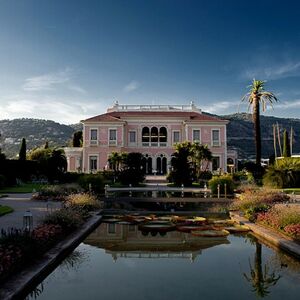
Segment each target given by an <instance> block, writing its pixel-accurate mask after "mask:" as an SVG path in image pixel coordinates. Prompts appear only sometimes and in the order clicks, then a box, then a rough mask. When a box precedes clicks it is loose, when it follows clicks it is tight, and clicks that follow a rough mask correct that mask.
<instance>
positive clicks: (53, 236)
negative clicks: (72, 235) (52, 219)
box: [31, 224, 63, 250]
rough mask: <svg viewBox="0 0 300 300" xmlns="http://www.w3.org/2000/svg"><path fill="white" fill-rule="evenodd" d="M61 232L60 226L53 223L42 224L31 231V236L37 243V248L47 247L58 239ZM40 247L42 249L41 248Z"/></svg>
mask: <svg viewBox="0 0 300 300" xmlns="http://www.w3.org/2000/svg"><path fill="white" fill-rule="evenodd" d="M62 234H63V230H62V227H61V226H60V225H54V224H43V225H40V226H38V227H36V228H35V229H34V230H33V231H32V234H31V236H32V238H33V239H34V240H35V241H36V243H37V244H38V245H39V250H42V249H47V248H49V247H50V246H51V245H52V244H54V243H55V242H57V241H58V240H60V238H61V236H62ZM41 248H42V249H41Z"/></svg>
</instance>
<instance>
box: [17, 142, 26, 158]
mask: <svg viewBox="0 0 300 300" xmlns="http://www.w3.org/2000/svg"><path fill="white" fill-rule="evenodd" d="M19 160H26V140H25V138H22V143H21V148H20V152H19Z"/></svg>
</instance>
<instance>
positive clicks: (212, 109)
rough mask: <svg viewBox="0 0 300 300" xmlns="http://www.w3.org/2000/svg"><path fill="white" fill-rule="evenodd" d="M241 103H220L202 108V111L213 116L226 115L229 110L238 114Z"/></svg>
mask: <svg viewBox="0 0 300 300" xmlns="http://www.w3.org/2000/svg"><path fill="white" fill-rule="evenodd" d="M239 103H240V102H239V101H220V102H215V103H212V104H210V105H207V106H202V107H201V109H202V110H203V111H206V112H209V113H211V114H225V113H227V112H228V111H229V110H230V111H232V109H234V110H236V112H237V111H238V105H239Z"/></svg>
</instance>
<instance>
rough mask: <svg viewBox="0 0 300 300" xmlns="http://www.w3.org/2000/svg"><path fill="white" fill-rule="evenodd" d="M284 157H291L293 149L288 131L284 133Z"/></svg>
mask: <svg viewBox="0 0 300 300" xmlns="http://www.w3.org/2000/svg"><path fill="white" fill-rule="evenodd" d="M282 155H283V157H291V148H290V141H289V135H288V132H287V131H286V129H284V131H283V153H282Z"/></svg>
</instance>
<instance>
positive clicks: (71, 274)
mask: <svg viewBox="0 0 300 300" xmlns="http://www.w3.org/2000/svg"><path fill="white" fill-rule="evenodd" d="M299 295H300V261H298V260H295V259H293V258H292V257H290V256H288V255H286V254H284V253H282V252H279V251H274V250H273V249H271V248H268V247H266V246H265V245H263V244H261V243H259V242H258V241H257V240H256V239H255V238H254V237H253V236H252V235H250V234H246V235H245V234H244V235H232V234H231V235H229V236H227V237H213V238H212V237H199V236H193V235H192V234H190V233H185V232H179V231H169V232H156V233H155V232H147V233H145V232H142V231H140V230H139V229H138V226H136V225H127V224H125V225H122V224H111V223H102V224H101V225H100V226H99V227H98V228H97V229H96V230H95V231H94V232H93V233H92V234H91V235H90V236H89V237H88V238H87V239H86V240H85V241H84V242H83V243H82V244H81V245H80V246H78V247H77V249H76V250H75V251H74V252H73V253H72V254H71V255H70V256H69V257H68V258H67V259H65V261H64V262H63V263H62V264H61V265H60V266H59V267H58V268H57V269H56V270H55V271H53V272H52V273H51V274H50V275H49V276H48V277H47V278H46V279H45V280H44V281H43V282H42V283H41V284H40V285H39V286H38V287H37V288H36V289H35V290H34V291H32V292H31V294H30V295H29V296H28V297H27V299H47V300H53V299H66V300H69V299H70V300H71V299H72V300H77V299H78V300H79V299H81V300H82V299H91V300H93V299H114V300H115V299H124V300H127V299H128V300H129V299H130V300H133V299H139V300H141V299H149V300H150V299H151V300H152V299H164V300H165V299H184V300H186V299H210V300H213V299H242V300H244V299H258V298H264V297H266V298H267V299H281V300H282V299H284V300H288V299H299Z"/></svg>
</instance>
